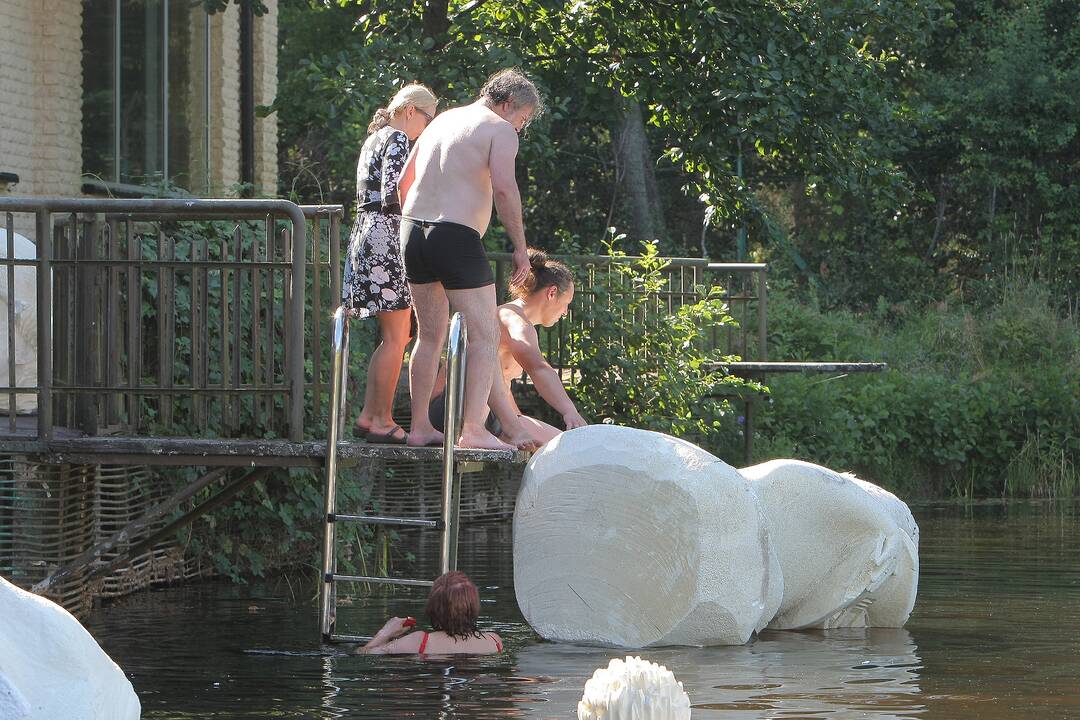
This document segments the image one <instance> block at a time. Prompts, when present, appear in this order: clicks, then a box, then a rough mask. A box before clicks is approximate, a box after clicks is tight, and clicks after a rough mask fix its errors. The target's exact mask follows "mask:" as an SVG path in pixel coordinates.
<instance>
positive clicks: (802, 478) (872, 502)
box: [739, 460, 919, 630]
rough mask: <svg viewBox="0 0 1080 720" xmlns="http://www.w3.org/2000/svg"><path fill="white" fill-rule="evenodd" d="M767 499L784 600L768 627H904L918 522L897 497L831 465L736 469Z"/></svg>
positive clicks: (914, 585) (913, 587) (913, 585)
mask: <svg viewBox="0 0 1080 720" xmlns="http://www.w3.org/2000/svg"><path fill="white" fill-rule="evenodd" d="M739 472H740V473H741V474H742V475H743V476H744V477H746V478H748V479H749V480H750V481H751V482H752V483H753V484H754V487H755V488H756V490H757V494H758V496H759V497H760V498H761V502H762V503H763V504H764V510H765V516H766V517H767V518H768V519H769V536H770V538H771V539H772V542H773V546H774V547H775V549H776V553H777V555H778V557H779V559H780V567H781V569H782V571H783V576H784V598H783V602H782V603H781V605H780V609H779V611H778V612H777V614H776V617H775V618H773V620H772V622H770V623H769V627H770V628H772V629H778V630H786V629H797V628H834V627H901V626H902V625H903V624H904V623H905V622H906V621H907V619H908V617H909V616H910V615H911V610H912V608H913V607H914V605H915V594H916V591H917V589H918V584H919V554H918V553H919V550H918V542H919V527H918V525H917V524H916V523H915V519H914V518H913V517H912V515H911V511H910V510H909V509H908V507H907V505H905V504H904V503H903V502H902V501H901V500H900V499H899V498H897V497H896V496H895V495H893V494H892V493H889V492H887V491H885V490H882V489H881V488H879V487H877V486H875V485H872V484H870V483H867V482H865V481H862V480H859V479H857V478H855V477H852V476H851V475H846V474H841V473H837V472H834V471H832V470H829V469H828V468H824V467H820V466H818V465H813V464H811V463H807V462H800V461H798V460H772V461H770V462H767V463H762V464H761V465H755V466H753V467H749V468H744V469H742V470H740V471H739Z"/></svg>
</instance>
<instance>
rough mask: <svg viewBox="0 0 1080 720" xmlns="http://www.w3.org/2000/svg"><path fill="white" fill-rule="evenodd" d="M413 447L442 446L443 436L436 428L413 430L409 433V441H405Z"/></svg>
mask: <svg viewBox="0 0 1080 720" xmlns="http://www.w3.org/2000/svg"><path fill="white" fill-rule="evenodd" d="M405 444H406V445H409V446H411V447H428V446H429V445H442V444H443V434H442V433H441V432H439V431H438V430H436V429H435V428H429V429H424V428H420V429H417V428H413V429H412V430H410V431H409V439H408V440H406V441H405Z"/></svg>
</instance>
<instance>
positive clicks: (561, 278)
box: [509, 248, 574, 299]
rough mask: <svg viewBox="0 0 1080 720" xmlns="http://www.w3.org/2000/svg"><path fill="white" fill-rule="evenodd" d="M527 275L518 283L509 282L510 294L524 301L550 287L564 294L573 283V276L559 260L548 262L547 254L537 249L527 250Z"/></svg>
mask: <svg viewBox="0 0 1080 720" xmlns="http://www.w3.org/2000/svg"><path fill="white" fill-rule="evenodd" d="M529 268H530V269H529V274H528V275H527V276H526V277H525V279H524V280H523V281H521V282H520V283H515V282H513V281H511V282H510V286H509V287H510V294H511V295H513V296H514V297H515V298H519V299H524V298H527V297H529V296H530V295H532V294H533V293H534V292H536V291H537V290H543V289H545V288H549V287H551V286H553V285H554V286H555V287H557V288H558V289H559V292H560V293H564V292H566V291H567V290H569V289H570V286H571V285H572V284H573V283H574V274H573V273H572V272H570V268H568V267H567V266H566V264H565V263H563V262H562V261H560V260H549V259H548V256H547V253H546V252H544V251H543V250H541V249H539V248H529Z"/></svg>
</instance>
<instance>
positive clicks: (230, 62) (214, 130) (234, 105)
mask: <svg viewBox="0 0 1080 720" xmlns="http://www.w3.org/2000/svg"><path fill="white" fill-rule="evenodd" d="M210 57H211V58H212V60H211V63H210V117H211V118H212V120H211V124H210V162H211V165H210V194H211V195H216V196H220V195H231V194H233V193H232V188H233V186H234V185H235V184H236V183H238V182H240V9H239V7H238V6H237V5H235V4H233V3H230V4H229V7H228V8H227V9H225V10H224V11H223V12H218V13H215V14H214V15H212V16H211V17H210Z"/></svg>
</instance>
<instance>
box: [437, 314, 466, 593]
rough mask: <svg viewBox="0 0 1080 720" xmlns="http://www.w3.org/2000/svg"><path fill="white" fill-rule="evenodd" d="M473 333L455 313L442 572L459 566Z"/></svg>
mask: <svg viewBox="0 0 1080 720" xmlns="http://www.w3.org/2000/svg"><path fill="white" fill-rule="evenodd" d="M468 344H469V333H468V330H467V328H466V326H465V317H464V316H463V315H462V314H461V313H459V312H456V313H454V316H453V317H452V318H450V334H449V337H448V339H447V346H446V408H445V409H444V414H443V468H442V478H443V487H442V500H443V510H442V515H443V531H442V545H441V554H440V559H441V564H440V567H441V569H442V572H444V573H446V572H450V571H451V570H456V569H457V541H458V533H457V526H458V513H459V511H460V509H461V486H460V485H459V484H456V483H455V482H454V470H455V465H456V463H455V460H454V445H455V444H456V443H457V440H458V436H459V435H460V434H461V419H462V404H463V403H462V396H463V395H464V393H465V358H466V352H467V348H468Z"/></svg>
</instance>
